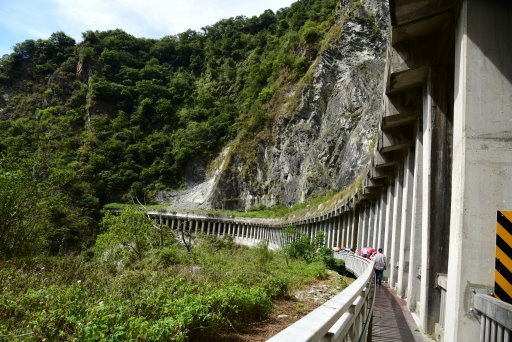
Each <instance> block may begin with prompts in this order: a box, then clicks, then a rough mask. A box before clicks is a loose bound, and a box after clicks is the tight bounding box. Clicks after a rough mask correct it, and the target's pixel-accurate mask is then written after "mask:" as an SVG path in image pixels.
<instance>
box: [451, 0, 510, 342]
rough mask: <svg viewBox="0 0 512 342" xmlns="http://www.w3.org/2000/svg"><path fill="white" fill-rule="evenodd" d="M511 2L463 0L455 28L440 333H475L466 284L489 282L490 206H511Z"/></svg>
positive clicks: (472, 336) (456, 337)
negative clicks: (449, 192) (448, 227)
mask: <svg viewBox="0 0 512 342" xmlns="http://www.w3.org/2000/svg"><path fill="white" fill-rule="evenodd" d="M510 32H512V7H511V6H510V4H509V3H508V2H497V1H496V2H480V1H475V0H467V1H464V3H463V7H462V13H461V16H460V19H459V23H458V28H457V36H456V58H455V60H456V68H455V114H454V116H455V117H454V137H453V139H454V148H453V149H454V151H453V152H454V153H453V177H452V186H453V197H452V216H451V230H450V255H449V265H448V285H447V293H448V296H447V303H446V305H447V307H448V308H450V309H449V310H447V312H446V320H445V322H446V323H445V340H446V341H476V340H477V338H478V326H479V325H478V322H477V321H476V320H475V318H474V316H472V315H471V314H468V311H469V309H470V303H471V301H470V297H471V291H470V288H471V287H472V286H473V287H477V286H481V287H493V285H494V262H495V261H494V260H495V239H496V211H497V210H511V209H512V185H511V184H512V183H511V180H512V59H511V58H510V56H511V55H512V45H511V44H510V42H511V38H510Z"/></svg>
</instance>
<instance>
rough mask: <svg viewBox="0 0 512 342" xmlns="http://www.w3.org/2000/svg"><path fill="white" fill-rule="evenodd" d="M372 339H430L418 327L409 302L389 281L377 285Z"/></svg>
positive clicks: (385, 341) (383, 341)
mask: <svg viewBox="0 0 512 342" xmlns="http://www.w3.org/2000/svg"><path fill="white" fill-rule="evenodd" d="M371 341H372V342H395V341H413V342H423V341H429V340H428V339H425V338H424V337H423V334H421V333H420V332H419V330H418V329H417V327H416V323H415V322H414V320H413V318H412V316H411V314H410V312H409V310H408V309H407V303H406V302H405V301H404V300H403V299H401V298H400V297H398V296H396V293H395V291H393V290H390V289H389V286H388V284H387V283H386V284H383V285H382V286H377V289H376V292H375V306H374V308H373V322H372V332H371Z"/></svg>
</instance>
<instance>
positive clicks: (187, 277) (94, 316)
mask: <svg viewBox="0 0 512 342" xmlns="http://www.w3.org/2000/svg"><path fill="white" fill-rule="evenodd" d="M106 260H109V259H104V258H102V256H101V255H99V256H92V255H91V253H90V252H89V253H85V254H83V255H80V256H71V257H39V258H35V259H15V260H10V261H3V262H1V265H0V284H1V286H0V341H43V340H46V341H73V340H78V341H126V340H132V341H136V340H138V341H186V340H191V341H194V340H195V341H199V340H205V339H212V340H215V339H216V338H218V337H219V336H220V334H221V332H225V331H228V330H231V329H236V330H238V329H243V328H244V327H245V326H247V325H248V324H249V323H251V322H255V321H260V320H262V319H264V318H265V317H267V315H268V314H269V313H270V312H271V310H272V303H271V300H272V299H275V298H281V297H285V296H287V295H288V293H289V291H290V290H291V289H293V288H295V287H297V286H299V285H300V284H303V283H305V282H310V281H312V280H314V279H317V278H321V277H324V276H325V275H326V269H325V266H324V265H323V264H322V263H310V264H306V263H305V262H301V261H300V260H291V261H289V263H288V264H287V263H286V260H285V257H284V256H283V255H282V254H281V253H277V252H274V251H270V250H268V248H266V246H264V245H262V246H259V247H258V248H253V249H247V248H242V247H238V246H235V245H234V244H233V243H232V241H230V240H218V239H215V238H211V237H200V238H198V240H197V243H196V245H195V246H194V249H193V251H192V253H187V252H186V250H185V248H184V247H183V246H180V245H178V244H172V245H169V246H166V247H164V248H162V249H154V250H151V251H150V252H149V253H148V254H147V255H146V256H145V258H144V259H142V260H132V261H125V262H124V263H120V262H113V261H106Z"/></svg>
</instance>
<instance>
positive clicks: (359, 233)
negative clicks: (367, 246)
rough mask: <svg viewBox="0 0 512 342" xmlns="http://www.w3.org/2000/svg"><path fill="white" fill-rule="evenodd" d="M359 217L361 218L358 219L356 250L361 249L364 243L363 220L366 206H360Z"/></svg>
mask: <svg viewBox="0 0 512 342" xmlns="http://www.w3.org/2000/svg"><path fill="white" fill-rule="evenodd" d="M357 214H358V217H359V219H358V220H357V223H358V224H357V243H356V248H355V250H354V252H355V251H356V250H359V249H361V247H362V245H363V221H364V206H360V207H359V208H358V213H357Z"/></svg>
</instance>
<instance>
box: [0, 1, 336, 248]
mask: <svg viewBox="0 0 512 342" xmlns="http://www.w3.org/2000/svg"><path fill="white" fill-rule="evenodd" d="M337 3H338V1H336V0H300V1H297V2H295V3H294V4H293V5H292V6H291V7H290V8H285V9H282V10H280V11H278V12H277V13H273V12H272V11H270V10H268V11H266V12H264V13H263V14H262V15H260V16H259V17H252V18H246V17H236V18H231V19H226V20H222V21H220V22H218V23H216V24H214V25H212V26H208V27H205V28H203V29H202V31H201V32H194V31H187V32H184V33H180V34H178V35H176V36H167V37H164V38H162V39H159V40H154V39H142V38H135V37H133V36H131V35H129V34H127V33H125V32H123V31H121V30H112V31H106V32H98V31H88V32H85V33H83V41H82V42H80V43H77V42H75V41H74V40H73V39H72V38H70V37H68V36H67V35H66V34H65V33H62V32H57V33H54V34H53V35H51V37H50V38H49V39H47V40H37V41H34V40H27V41H24V42H22V43H19V44H18V45H16V46H15V47H14V52H13V53H12V54H10V55H5V56H3V57H2V58H1V59H0V156H1V159H0V192H1V195H2V197H3V198H2V201H1V204H0V215H2V217H1V218H0V222H1V223H0V252H1V253H2V254H4V256H6V255H7V256H12V255H16V254H20V253H21V254H23V253H28V252H29V251H30V250H32V249H38V248H41V246H43V248H47V247H48V246H49V248H50V251H51V252H53V253H57V252H59V251H63V250H67V249H70V248H76V247H79V246H80V245H89V244H90V243H91V241H92V239H93V238H94V236H95V234H96V233H97V226H98V224H97V222H98V221H99V216H100V214H99V209H100V208H101V206H102V205H103V204H105V203H107V202H111V201H122V200H125V201H126V200H129V199H131V198H135V197H136V198H138V199H140V200H141V201H146V200H148V199H151V198H153V197H154V195H155V194H156V193H157V192H158V191H159V190H163V189H176V188H180V187H182V186H183V185H184V181H185V175H186V174H191V170H193V169H194V168H198V167H200V168H205V167H206V166H207V165H208V162H209V161H211V160H212V158H213V157H214V156H216V155H217V154H218V152H219V151H220V150H221V149H222V147H223V146H224V145H225V144H226V143H227V142H229V141H231V140H233V139H234V138H235V137H237V136H238V137H243V139H245V140H248V141H250V140H251V136H253V135H254V134H255V133H256V132H258V131H259V130H261V128H262V127H263V125H265V123H266V122H267V120H268V115H269V113H270V112H271V111H272V108H269V104H270V103H272V98H273V97H274V95H275V94H277V93H278V90H279V89H280V88H282V87H283V86H285V85H286V84H290V83H293V82H296V81H297V80H298V79H299V78H301V77H303V76H304V74H305V73H306V71H307V70H308V68H309V67H310V65H311V63H312V62H313V61H314V60H315V58H316V57H317V55H318V53H319V52H320V51H321V50H322V49H323V48H325V45H326V44H327V43H328V42H329V40H330V39H331V37H330V36H329V34H330V33H329V32H330V31H329V29H330V28H331V27H332V25H333V24H334V13H335V7H336V5H337ZM331 31H332V30H331ZM27 217H32V218H33V220H34V222H36V224H33V222H28V220H27ZM7 218H9V219H7ZM23 227H24V228H23ZM27 227H30V229H27ZM42 232H43V233H44V234H41V233H42ZM20 234H21V235H20ZM48 243H49V245H48ZM23 244H25V245H26V246H27V248H20V245H23Z"/></svg>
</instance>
